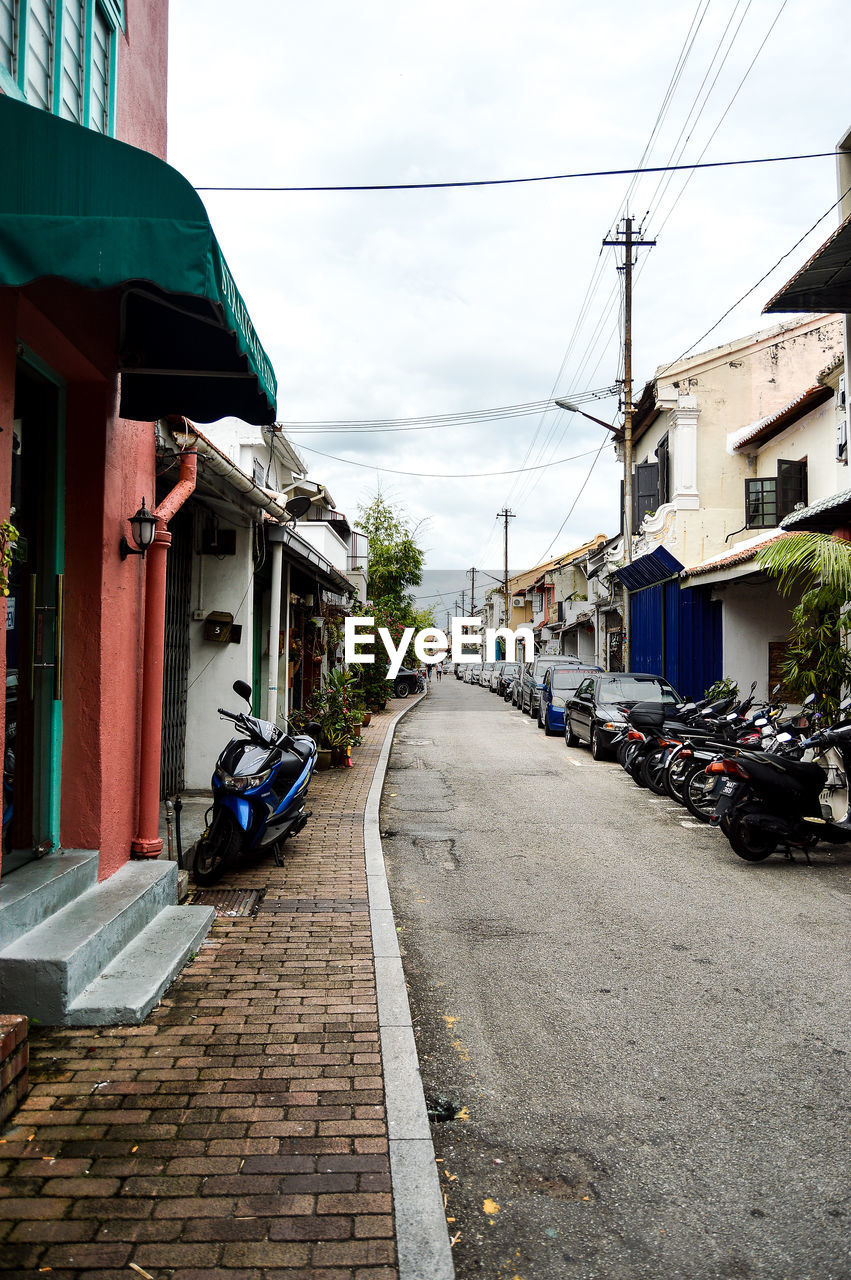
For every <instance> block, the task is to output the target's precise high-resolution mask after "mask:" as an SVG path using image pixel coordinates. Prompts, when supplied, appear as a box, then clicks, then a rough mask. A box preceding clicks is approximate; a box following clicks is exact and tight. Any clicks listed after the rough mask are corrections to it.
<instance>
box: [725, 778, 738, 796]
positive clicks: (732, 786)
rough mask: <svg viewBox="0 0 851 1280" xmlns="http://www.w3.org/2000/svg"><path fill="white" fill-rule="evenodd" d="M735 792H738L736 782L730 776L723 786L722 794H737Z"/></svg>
mask: <svg viewBox="0 0 851 1280" xmlns="http://www.w3.org/2000/svg"><path fill="white" fill-rule="evenodd" d="M735 793H736V783H735V782H733V781H731V780H730V779H729V778H728V779H727V781H726V782H725V783H724V785H723V787H722V788H721V794H722V796H732V795H735Z"/></svg>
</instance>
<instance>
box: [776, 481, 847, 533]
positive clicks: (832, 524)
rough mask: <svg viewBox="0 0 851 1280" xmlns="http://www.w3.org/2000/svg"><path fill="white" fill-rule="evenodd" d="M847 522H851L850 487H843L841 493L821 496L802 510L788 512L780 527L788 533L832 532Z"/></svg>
mask: <svg viewBox="0 0 851 1280" xmlns="http://www.w3.org/2000/svg"><path fill="white" fill-rule="evenodd" d="M848 524H851V489H843V491H842V492H841V493H834V494H832V495H831V497H829V498H822V500H821V501H820V502H814V503H813V504H812V506H809V507H804V509H803V510H802V511H792V512H790V514H789V515H788V516H786V518H785V519H784V520H782V521H781V526H780V527H781V528H782V529H788V530H789V532H790V533H800V532H801V531H805V532H813V533H820V532H823V533H832V532H833V530H834V529H838V528H840V526H843V525H848Z"/></svg>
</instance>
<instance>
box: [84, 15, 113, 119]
mask: <svg viewBox="0 0 851 1280" xmlns="http://www.w3.org/2000/svg"><path fill="white" fill-rule="evenodd" d="M112 41H113V32H112V27H111V26H110V24H109V22H108V20H107V17H106V14H105V13H104V11H103V9H101V7H100V5H99V4H96V5H95V6H94V13H93V15H92V63H91V71H90V75H91V92H90V100H89V124H90V125H91V127H92V128H93V129H96V130H97V131H98V133H109V91H110V77H111V73H112Z"/></svg>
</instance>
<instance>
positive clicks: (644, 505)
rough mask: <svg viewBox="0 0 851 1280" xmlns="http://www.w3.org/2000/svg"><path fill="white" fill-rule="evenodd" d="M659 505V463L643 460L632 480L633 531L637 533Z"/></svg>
mask: <svg viewBox="0 0 851 1280" xmlns="http://www.w3.org/2000/svg"><path fill="white" fill-rule="evenodd" d="M658 506H659V464H658V463H657V462H642V463H640V464H639V466H637V467H636V468H635V471H634V472H633V480H632V532H633V533H637V532H638V530H639V527H640V525H641V521H642V520H643V519H644V517H645V516H646V515H647V514H648V513H649V512H651V511H655V510H656V508H657V507H658Z"/></svg>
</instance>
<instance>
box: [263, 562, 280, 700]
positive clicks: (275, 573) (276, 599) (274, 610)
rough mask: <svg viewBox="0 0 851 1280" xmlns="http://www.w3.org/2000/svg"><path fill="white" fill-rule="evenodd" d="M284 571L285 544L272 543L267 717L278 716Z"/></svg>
mask: <svg viewBox="0 0 851 1280" xmlns="http://www.w3.org/2000/svg"><path fill="white" fill-rule="evenodd" d="M283 571H284V544H283V543H282V542H273V543H272V599H271V602H270V606H269V681H268V686H267V689H266V719H267V720H268V721H270V722H271V723H272V724H276V723H277V717H278V667H279V664H280V657H279V652H278V650H279V635H280V631H281V578H282V576H283Z"/></svg>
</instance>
